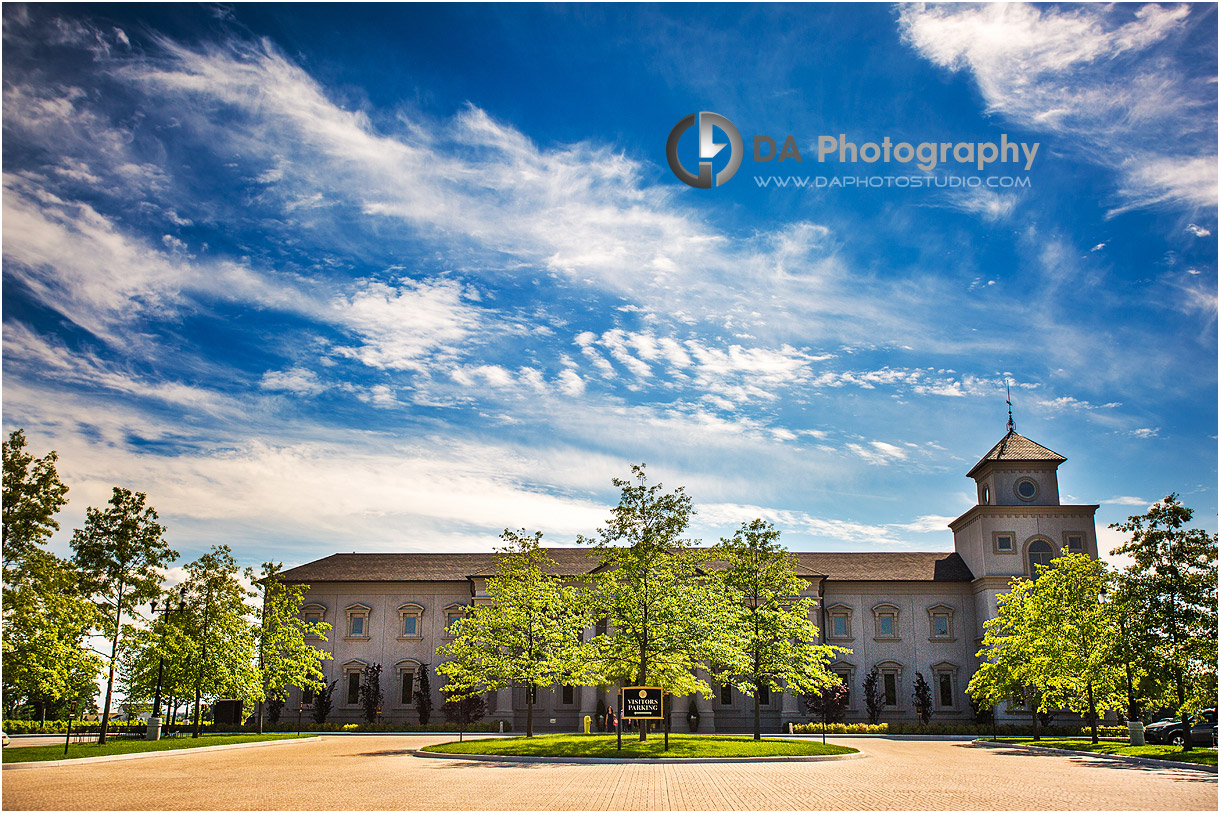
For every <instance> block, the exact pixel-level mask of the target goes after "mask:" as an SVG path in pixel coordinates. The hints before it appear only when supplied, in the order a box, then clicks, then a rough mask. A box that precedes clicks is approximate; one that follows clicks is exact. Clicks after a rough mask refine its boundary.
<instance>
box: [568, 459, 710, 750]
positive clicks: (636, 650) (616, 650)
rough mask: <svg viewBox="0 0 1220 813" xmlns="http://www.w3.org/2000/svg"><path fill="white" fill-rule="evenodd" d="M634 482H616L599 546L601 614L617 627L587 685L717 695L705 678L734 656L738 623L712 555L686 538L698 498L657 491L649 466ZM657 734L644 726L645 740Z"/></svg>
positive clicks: (596, 599)
mask: <svg viewBox="0 0 1220 813" xmlns="http://www.w3.org/2000/svg"><path fill="white" fill-rule="evenodd" d="M631 471H632V479H631V480H620V479H617V478H616V479H614V481H613V482H614V485H615V486H617V487H618V488H619V489H620V495H619V504H618V505H617V506H616V507H615V508H613V509H612V511H611V517H610V519H608V520H607V521H606V524H605V527H603V528H601V529H599V530H598V531H597V534H596V536H595V538H594V539H586V538H584V537H580V538H578V541H579V542H581V543H583V544H591V545H593V547H594V549H595V550H596V552H597V555H598V558H599V559H600V560H601V561H602V563H603V564H602V567H601V569H600V571H599V573H598V574H597V575H596V576H595V577H594V582H595V589H594V591H593V592H592V593H591V610H592V614H593V616H594V617H599V618H600V617H604V618H606V619H607V621H608V627H607V630H608V631H607V634H604V635H596V636H594V637H593V638H592V640H590V641H589V642H588V645H587V646H586V647H585V653H586V654H585V655H584V656H583V662H584V666H585V672H584V675H583V677H582V678H581V680H580V681H579V682H581V683H582V684H585V685H597V684H605V683H613V682H615V681H623V682H634V683H635V684H636V685H640V686H648V685H659V686H662V687H664V688H665V689H666V691H669V692H671V693H673V694H678V695H681V694H690V693H693V692H698V693H699V694H701V695H703V696H704V697H711V696H712V689H711V687H710V686H708V684H707V682H706V681H704V680H703V679H702V678H700V677H699V676H698V675H697V674H696V669H698V668H701V667H703V668H706V667H707V665H708V664H711V663H729V662H731V661H732V658H733V654H732V648H731V644H730V642H729V639H728V636H726V635H725V634H724V631H725V630H727V629H729V628H730V626H731V625H732V623H733V619H734V610H733V608H732V607H731V603H730V601H729V600H728V599H727V597H726V596H724V595H723V594H722V591H721V590H718V589H716V587H715V585H714V584H713V580H712V579H710V578H709V577H708V576H707V575H706V574H705V573H704V572H703V571H702V570H701V568H700V565H701V564H702V563H703V562H704V561H706V560H707V559H708V554H707V553H706V552H704V551H698V550H695V549H693V548H692V543H691V542H690V541H689V540H687V539H685V538H683V536H682V534H683V533H685V531H686V528H687V525H688V524H689V523H690V517H691V515H692V513H693V511H692V509H691V500H690V497H689V496H687V495H686V493H685V490H684V489H682V488H677V489H675V490H674V491H672V492H669V493H666V492H665V491H663V489H662V486H661V484H659V483H658V484H657V485H651V486H650V485H648V479H647V476H646V474H645V471H644V466H643V464H641V465H638V466H632V469H631ZM646 738H647V730H646V728H645V727H643V726H641V727H640V740H641V741H642V740H645V739H646Z"/></svg>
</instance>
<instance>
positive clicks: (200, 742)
mask: <svg viewBox="0 0 1220 813" xmlns="http://www.w3.org/2000/svg"><path fill="white" fill-rule="evenodd" d="M296 736H297V735H296V734H227V735H226V734H217V735H208V734H205V735H203V736H202V737H200V738H199V739H197V740H196V739H192V738H191V737H189V736H187V737H174V738H172V739H165V740H159V741H157V742H153V741H151V740H127V739H123V740H111V741H110V742H108V743H106V744H105V745H98V744H97V743H96V742H82V743H72V744H71V745H69V746H68V755H67V756H64V746H63V743H60V744H59V745H31V746H29V747H19V748H14V747H13V746H11V745H10V746H8V747H6V748H5V749H4V761H5V762H47V761H50V760H54V759H80V758H82V757H108V756H112V755H114V754H135V753H140V752H142V751H176V750H178V749H180V748H201V747H204V746H208V745H234V744H236V743H241V742H262V741H263V740H284V739H295V738H296Z"/></svg>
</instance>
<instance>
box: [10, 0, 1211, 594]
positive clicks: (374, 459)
mask: <svg viewBox="0 0 1220 813" xmlns="http://www.w3.org/2000/svg"><path fill="white" fill-rule="evenodd" d="M3 15H4V34H5V48H4V55H3V60H4V75H5V81H6V85H5V96H4V165H5V178H4V184H5V185H4V197H3V206H4V221H3V239H4V245H3V251H4V254H3V292H4V297H3V319H4V327H3V341H4V348H3V349H4V358H3V376H4V385H5V386H4V391H3V423H4V431H5V433H6V435H7V433H8V432H11V431H13V430H14V429H17V428H22V429H24V430H25V432H26V435H27V438H28V440H29V451H30V452H31V453H33V454H35V455H38V456H41V455H43V454H45V453H46V452H48V451H50V450H52V449H55V450H57V451H58V453H59V462H58V469H59V472H60V474H61V476H62V478H63V479H64V481H65V482H66V483H67V484H68V485H69V487H70V489H71V490H70V491H69V493H68V495H67V496H68V499H69V504H68V506H67V507H66V509H65V510H64V511H63V512H62V513H61V514H60V515H59V521H60V523H61V530H60V531H59V532H58V533H56V534H55V535H54V537H53V539H52V541H51V543H50V549H51V550H53V551H54V552H56V553H59V554H62V555H66V554H67V552H68V550H69V546H68V542H69V539H70V538H71V533H72V530H73V529H74V528H79V527H81V526H82V524H83V520H84V514H85V509H86V508H87V507H88V506H101V505H103V504H104V503H105V502H106V500H107V499H108V498H109V495H110V489H111V487H113V486H122V487H124V488H129V489H131V490H134V491H142V492H145V493H146V494H147V495H148V502H149V504H151V505H152V506H154V507H155V508H156V509H157V511H158V512H159V514H160V516H161V521H162V523H163V524H165V525H166V526H167V532H166V538H167V540H168V541H169V542H170V544H171V546H172V547H174V548H175V549H176V550H178V551H179V553H180V554H181V559H180V561H179V562H178V563H177V564H176V565H175V567H174V568H172V569H171V570H170V571H169V572H168V573H167V578H168V580H169V581H170V582H171V583H172V582H175V581H177V580H180V579H181V577H182V574H183V568H182V565H183V564H185V563H186V562H189V561H191V560H193V559H195V558H196V557H198V556H199V555H200V554H202V553H204V552H206V551H207V550H208V548H209V547H210V546H211V545H213V544H222V543H223V544H228V545H230V547H232V548H233V550H234V553H235V555H236V556H237V558H238V560H239V562H240V563H241V564H242V565H249V566H254V567H257V566H258V564H259V563H261V562H263V561H268V560H271V561H280V562H284V563H285V565H286V566H290V567H291V566H296V565H299V564H303V563H306V562H309V561H313V560H316V559H319V558H322V557H324V556H326V555H329V554H331V553H335V552H342V551H344V550H355V551H359V552H368V553H378V552H388V551H395V552H404V553H406V552H430V551H434V552H439V551H444V552H492V551H491V549H492V548H493V547H494V546H495V545H496V544H497V537H498V534H499V533H500V531H501V530H502V529H504V528H506V527H508V528H513V529H517V528H526V529H529V530H531V531H533V530H538V531H542V532H543V533H544V539H543V543H544V544H545V545H547V546H549V547H575V544H574V539H575V537H576V536H577V535H578V534H585V535H588V534H592V533H593V532H594V531H596V530H597V528H598V527H600V526H601V524H602V523H603V521H604V520H605V519H606V518H607V517H608V516H609V511H610V508H611V507H613V506H614V505H615V504H616V503H617V499H618V494H617V491H618V490H617V489H616V488H615V487H614V486H613V485H612V483H611V479H612V478H615V477H619V478H625V477H628V476H629V475H630V468H631V465H632V464H635V463H639V462H641V461H643V462H646V463H647V464H648V468H647V471H648V475H649V480H650V482H653V483H658V482H659V483H662V484H664V486H665V488H666V489H673V488H676V487H678V486H684V487H685V488H686V491H687V493H688V494H689V495H690V496H691V498H692V500H693V502H694V506H695V509H696V514H695V516H694V517H693V520H692V525H691V528H690V531H689V535H690V536H691V537H693V538H697V539H702V540H716V539H719V538H721V537H727V536H730V535H731V534H732V533H733V531H734V530H735V529H736V528H737V527H738V526H739V525H740V523H741V522H742V521H747V520H750V519H753V518H755V517H761V518H763V519H767V520H769V521H771V522H773V523H774V524H775V526H776V528H777V529H779V530H780V531H781V533H782V536H781V542H782V543H783V544H784V545H785V547H787V548H788V549H789V550H792V551H794V552H819V551H824V552H836V553H838V552H880V551H903V552H939V551H951V550H952V544H953V538H952V534H951V533H950V532H949V529H948V527H947V524H948V522H949V521H951V520H952V519H954V518H955V517H957V516H959V515H960V514H962V513H963V512H964V511H965V510H967V509H968V508H969V507H970V506H971V505H973V504H974V502H975V491H974V487H973V483H972V482H971V481H970V480H969V479H967V478H966V472H967V471H969V470H970V467H971V466H973V465H974V463H975V462H976V461H977V460H978V459H979V458H980V457H981V456H982V455H984V454H985V453H986V452H987V451H988V449H990V448H991V447H992V446H993V445H994V444H995V443H996V442H997V440H999V439H1000V438H1001V437H1002V436H1003V435H1004V432H1005V428H1006V422H1007V420H1008V406H1007V405H1006V400H1009V399H1011V402H1012V414H1013V417H1014V420H1015V425H1016V429H1017V431H1018V432H1020V433H1021V434H1022V435H1024V436H1026V437H1028V438H1030V439H1031V440H1033V441H1035V442H1037V443H1039V444H1041V445H1043V446H1046V447H1047V448H1049V449H1053V450H1055V451H1056V452H1057V453H1059V454H1061V455H1064V456H1066V457H1067V458H1068V460H1067V462H1066V463H1064V464H1063V465H1062V466H1061V467H1060V469H1059V484H1060V496H1061V501H1062V502H1063V503H1065V504H1068V503H1070V504H1086V505H1092V504H1097V505H1099V506H1100V508H1099V509H1098V511H1097V534H1098V548H1099V552H1100V554H1101V556H1102V558H1105V559H1107V560H1109V561H1111V562H1115V563H1120V564H1121V560H1120V559H1118V558H1116V557H1112V556H1109V555H1108V552H1109V551H1110V550H1111V549H1112V548H1113V547H1115V546H1116V545H1117V544H1118V543H1119V542H1120V541H1121V535H1120V534H1118V533H1117V532H1115V531H1113V530H1111V529H1109V528H1108V527H1107V526H1108V525H1109V524H1110V523H1115V522H1121V521H1123V520H1125V519H1126V518H1127V517H1128V516H1130V515H1132V514H1138V513H1142V512H1144V511H1146V510H1147V508H1148V506H1150V505H1151V504H1153V503H1155V502H1157V501H1159V500H1160V499H1162V498H1163V497H1165V496H1166V495H1167V494H1169V493H1170V492H1177V493H1179V494H1180V495H1181V499H1182V502H1183V503H1184V504H1186V505H1187V506H1189V507H1191V508H1193V509H1194V510H1195V523H1194V524H1195V525H1197V526H1199V527H1202V528H1204V529H1206V530H1208V531H1209V532H1214V531H1215V530H1216V528H1217V507H1218V504H1217V495H1216V491H1217V489H1216V485H1217V466H1216V463H1217V320H1216V315H1217V309H1216V287H1217V267H1216V266H1217V263H1216V258H1217V209H1216V141H1217V129H1216V101H1217V90H1216V88H1217V84H1216V77H1217V46H1216V40H1215V32H1216V26H1217V9H1216V7H1215V6H1214V5H1195V4H1190V5H1179V6H1171V7H1170V6H1158V5H1152V4H1148V5H1127V4H1119V5H1096V4H1059V5H1055V6H1043V5H1023V4H1012V5H1008V4H1005V5H998V4H997V5H983V6H971V5H956V4H954V5H933V6H920V5H896V6H885V5H880V4H850V5H848V4H834V3H829V4H812V5H800V6H790V5H750V6H738V5H680V6H671V5H634V4H623V5H618V4H611V5H533V4H522V5H515V4H514V5H494V4H493V5H469V4H444V5H431V4H428V5H398V4H353V5H344V6H342V7H336V6H332V5H328V4H316V5H315V4H291V3H289V4H272V5H262V4H250V5H245V4H238V5H236V6H233V7H218V6H207V5H177V4H172V5H171V4H158V3H150V4H138V5H83V6H81V5H75V6H59V5H18V4H6V5H5V6H4V9H3ZM702 114H715V117H714V118H708V117H706V116H702ZM692 115H694V118H693V119H688V117H691V116H692ZM701 116H702V118H701ZM701 121H702V122H703V124H704V125H706V126H703V125H700V122H701ZM682 122H688V125H689V127H688V129H686V130H683V129H682V128H681V127H680V126H679V125H680V124H681V123H682ZM713 122H719V123H718V124H715V126H713ZM705 130H706V133H707V139H706V141H707V143H702V144H701V143H700V138H701V137H703V133H704V131H705ZM731 131H732V132H731ZM675 132H676V133H677V135H675V136H674V147H673V150H672V154H670V153H667V146H668V143H669V142H668V139H669V138H670V135H671V133H675ZM734 132H735V133H736V135H737V138H738V139H739V144H740V147H739V148H737V147H735V146H734V142H733V133H734ZM832 138H833V139H834V140H835V150H842V153H841V154H840V152H832V151H831V150H830V142H829V139H832ZM843 141H850V142H851V146H852V147H853V148H854V149H855V152H854V153H853V152H852V151H851V150H848V149H847V148H846V146H844V144H843V143H842V142H843ZM768 144H773V145H774V151H773V152H770V153H769V152H768V151H769V150H770V149H771V148H770V147H769V146H768ZM870 145H871V146H870ZM948 145H954V146H952V147H950V146H948ZM1014 145H1023V146H1022V148H1021V149H1017V148H1016V147H1014ZM959 146H960V148H961V149H960V150H958V149H957V148H958V147H959ZM874 147H875V148H876V156H875V157H874V156H873V152H874ZM931 148H935V149H934V152H935V153H936V154H935V155H934V156H933V155H932V154H931V152H929V149H931ZM967 148H968V149H967ZM819 150H821V151H822V153H824V155H822V156H820V155H819ZM785 152H786V154H785ZM798 155H799V157H800V160H799V161H798V160H797V157H798ZM1014 155H1015V156H1016V157H1015V158H1014V157H1013V156H1014ZM819 157H824V158H825V160H824V161H819ZM781 158H783V159H784V160H780V159H781ZM933 158H934V161H933V160H932V159H933ZM1010 159H1011V160H1010ZM734 161H740V165H739V166H737V167H736V168H735V170H734V171H729V170H730V169H732V167H733V162H734ZM701 163H707V164H708V169H707V172H708V173H709V174H708V175H707V176H705V177H708V178H712V179H715V178H720V179H722V180H718V181H716V182H715V184H714V185H711V186H710V187H709V188H698V187H697V183H698V181H697V178H698V173H699V172H701V171H703V170H701V169H700V167H699V165H700V164H701ZM920 163H923V164H924V165H925V166H927V167H928V168H921V167H920V166H919V165H920ZM680 170H681V172H680ZM682 172H685V173H686V174H687V178H686V180H683V179H682ZM777 178H780V179H788V180H784V181H783V182H782V183H781V181H779V180H775V179H777ZM692 179H695V180H694V181H693V182H692ZM768 179H770V180H768ZM791 179H803V180H791ZM764 181H765V182H764ZM710 183H712V182H711V181H709V184H710ZM1009 386H1010V387H1011V395H1008V394H1007V393H1006V387H1009Z"/></svg>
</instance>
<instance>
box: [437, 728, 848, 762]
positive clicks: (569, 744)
mask: <svg viewBox="0 0 1220 813" xmlns="http://www.w3.org/2000/svg"><path fill="white" fill-rule="evenodd" d="M664 746H665V737H664V735H662V734H652V735H650V736H649V738H648V740H647V741H646V742H640V741H639V739H638V738H637V737H636V736H634V735H633V736H626V735H625V736H624V737H623V750H622V751H619V750H618V738H617V737H614V736H611V735H606V734H600V735H599V734H551V735H546V736H539V737H511V738H495V739H477V740H467V741H465V742H446V743H441V744H440V745H430V746H428V747H427V748H424V749H423V750H425V751H431V752H438V753H445V754H486V755H494V756H530V757H600V758H605V757H609V758H612V759H613V758H623V759H648V758H660V757H663V758H666V759H694V758H716V757H722V758H741V757H808V756H836V755H841V754H854V753H857V751H856V749H855V748H846V747H844V746H841V745H823V744H822V743H820V742H813V741H809V740H783V739H763V740H759V741H757V742H756V741H755V740H753V739H751V738H748V737H701V736H698V735H693V734H670V735H669V750H668V751H666V750H664Z"/></svg>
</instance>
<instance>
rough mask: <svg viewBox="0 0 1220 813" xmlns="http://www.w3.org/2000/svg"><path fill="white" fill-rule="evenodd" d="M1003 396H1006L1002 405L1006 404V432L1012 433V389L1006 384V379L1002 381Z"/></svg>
mask: <svg viewBox="0 0 1220 813" xmlns="http://www.w3.org/2000/svg"><path fill="white" fill-rule="evenodd" d="M1004 394H1005V395H1006V396H1007V397H1006V398H1005V399H1004V403H1006V404H1008V431H1009V432H1011V431H1013V426H1012V387H1011V386H1010V385H1009V383H1008V379H1007V378H1005V379H1004Z"/></svg>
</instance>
